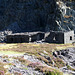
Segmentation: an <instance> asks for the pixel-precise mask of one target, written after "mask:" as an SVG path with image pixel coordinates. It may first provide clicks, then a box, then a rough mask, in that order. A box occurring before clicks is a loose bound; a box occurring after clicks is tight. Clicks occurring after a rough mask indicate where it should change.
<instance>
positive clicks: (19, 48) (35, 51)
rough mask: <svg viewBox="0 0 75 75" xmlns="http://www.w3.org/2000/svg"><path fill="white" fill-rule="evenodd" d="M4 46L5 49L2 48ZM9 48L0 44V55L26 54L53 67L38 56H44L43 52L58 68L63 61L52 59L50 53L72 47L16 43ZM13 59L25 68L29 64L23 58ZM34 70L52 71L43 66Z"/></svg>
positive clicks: (62, 64) (66, 45)
mask: <svg viewBox="0 0 75 75" xmlns="http://www.w3.org/2000/svg"><path fill="white" fill-rule="evenodd" d="M4 45H5V46H7V47H4ZM10 46H11V48H10V47H9V44H0V52H1V54H2V51H3V53H5V54H6V52H7V53H8V54H11V53H12V54H19V53H22V54H23V53H28V54H30V55H35V56H37V58H38V59H40V60H42V61H44V62H45V63H46V64H48V65H50V66H53V65H52V64H51V63H49V61H48V60H47V59H46V58H45V57H43V56H41V55H39V53H43V54H45V55H46V53H44V51H46V52H47V53H48V54H47V55H48V56H50V57H51V59H52V61H54V62H55V65H54V66H56V67H58V68H59V67H62V66H64V65H65V64H64V63H63V61H62V60H61V59H59V58H54V57H53V55H52V52H54V51H56V50H62V49H66V48H68V47H74V46H73V45H72V44H48V43H45V44H34V43H18V44H10ZM3 47H4V48H3ZM8 54H7V55H8ZM3 58H8V56H4V57H3ZM14 59H18V60H19V61H20V62H21V63H22V64H24V65H27V66H28V65H29V64H30V63H31V62H30V61H28V60H25V59H23V58H14ZM36 69H38V70H40V71H43V72H45V71H47V70H49V71H50V70H52V69H48V68H46V67H44V66H42V67H41V66H37V67H36ZM1 70H2V69H1Z"/></svg>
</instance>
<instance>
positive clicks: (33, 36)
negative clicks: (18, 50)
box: [29, 32, 44, 42]
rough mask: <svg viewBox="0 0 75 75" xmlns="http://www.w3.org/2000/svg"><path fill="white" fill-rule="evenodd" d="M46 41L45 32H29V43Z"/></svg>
mask: <svg viewBox="0 0 75 75" xmlns="http://www.w3.org/2000/svg"><path fill="white" fill-rule="evenodd" d="M42 39H44V32H29V42H35V41H39V40H42Z"/></svg>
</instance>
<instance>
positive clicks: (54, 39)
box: [45, 31, 74, 44]
mask: <svg viewBox="0 0 75 75" xmlns="http://www.w3.org/2000/svg"><path fill="white" fill-rule="evenodd" d="M45 41H46V42H49V43H63V44H67V43H73V42H74V31H66V32H62V31H50V32H47V33H46V34H45Z"/></svg>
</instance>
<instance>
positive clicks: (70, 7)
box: [56, 1, 75, 31]
mask: <svg viewBox="0 0 75 75" xmlns="http://www.w3.org/2000/svg"><path fill="white" fill-rule="evenodd" d="M57 4H58V6H59V10H60V12H61V16H60V17H57V20H56V22H57V24H58V25H59V27H58V30H62V31H65V30H75V8H74V7H75V2H69V1H66V2H62V1H59V2H57ZM59 14H60V13H59Z"/></svg>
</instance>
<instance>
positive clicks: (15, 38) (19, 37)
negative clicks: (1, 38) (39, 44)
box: [5, 32, 44, 43]
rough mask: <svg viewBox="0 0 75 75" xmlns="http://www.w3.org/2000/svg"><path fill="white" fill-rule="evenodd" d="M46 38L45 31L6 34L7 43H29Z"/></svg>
mask: <svg viewBox="0 0 75 75" xmlns="http://www.w3.org/2000/svg"><path fill="white" fill-rule="evenodd" d="M43 38H44V32H29V33H28V32H25V33H14V34H10V35H7V36H6V38H5V39H6V42H7V43H23V42H26V43H29V42H34V41H39V40H42V39H43Z"/></svg>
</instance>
